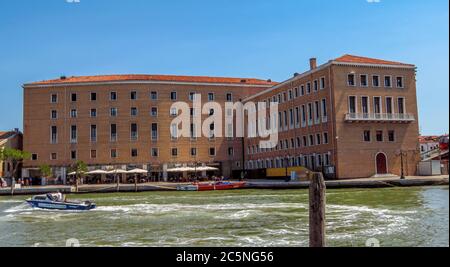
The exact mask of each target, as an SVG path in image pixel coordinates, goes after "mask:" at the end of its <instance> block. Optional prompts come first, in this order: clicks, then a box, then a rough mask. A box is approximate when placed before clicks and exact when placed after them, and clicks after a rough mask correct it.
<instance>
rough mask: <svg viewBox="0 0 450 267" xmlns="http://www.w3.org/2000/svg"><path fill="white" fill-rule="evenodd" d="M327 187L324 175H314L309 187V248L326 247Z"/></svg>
mask: <svg viewBox="0 0 450 267" xmlns="http://www.w3.org/2000/svg"><path fill="white" fill-rule="evenodd" d="M325 210H326V185H325V180H324V178H323V175H322V173H314V174H313V175H312V179H311V183H310V186H309V246H310V247H313V248H317V247H325V246H326V240H325V224H326V222H325Z"/></svg>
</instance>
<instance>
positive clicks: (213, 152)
mask: <svg viewBox="0 0 450 267" xmlns="http://www.w3.org/2000/svg"><path fill="white" fill-rule="evenodd" d="M215 155H216V148H215V147H210V148H209V156H211V157H214V156H215Z"/></svg>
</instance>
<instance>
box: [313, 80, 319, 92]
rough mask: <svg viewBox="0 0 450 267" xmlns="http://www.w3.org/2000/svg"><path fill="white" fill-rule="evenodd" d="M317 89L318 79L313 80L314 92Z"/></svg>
mask: <svg viewBox="0 0 450 267" xmlns="http://www.w3.org/2000/svg"><path fill="white" fill-rule="evenodd" d="M317 91H319V81H318V80H314V92H317Z"/></svg>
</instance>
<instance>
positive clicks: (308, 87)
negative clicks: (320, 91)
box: [306, 83, 311, 94]
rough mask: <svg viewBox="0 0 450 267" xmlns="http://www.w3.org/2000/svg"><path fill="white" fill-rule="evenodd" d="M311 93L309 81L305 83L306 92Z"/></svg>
mask: <svg viewBox="0 0 450 267" xmlns="http://www.w3.org/2000/svg"><path fill="white" fill-rule="evenodd" d="M310 93H311V83H307V84H306V94H310Z"/></svg>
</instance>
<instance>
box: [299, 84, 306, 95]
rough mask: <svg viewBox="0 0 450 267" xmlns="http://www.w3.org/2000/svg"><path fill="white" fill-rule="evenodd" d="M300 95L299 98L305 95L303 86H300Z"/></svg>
mask: <svg viewBox="0 0 450 267" xmlns="http://www.w3.org/2000/svg"><path fill="white" fill-rule="evenodd" d="M300 95H301V96H304V95H305V86H304V85H302V86H300Z"/></svg>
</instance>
